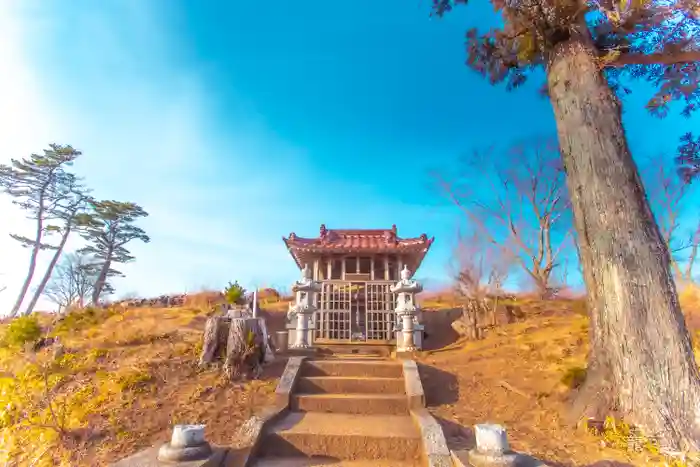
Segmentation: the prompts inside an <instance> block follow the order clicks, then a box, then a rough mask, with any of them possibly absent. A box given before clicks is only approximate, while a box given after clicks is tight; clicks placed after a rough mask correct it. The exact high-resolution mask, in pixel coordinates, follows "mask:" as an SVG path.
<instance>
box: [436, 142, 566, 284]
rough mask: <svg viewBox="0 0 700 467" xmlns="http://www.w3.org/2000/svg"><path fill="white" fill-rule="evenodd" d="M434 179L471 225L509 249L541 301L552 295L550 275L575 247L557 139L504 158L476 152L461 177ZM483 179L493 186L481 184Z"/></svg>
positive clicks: (465, 163) (514, 150)
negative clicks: (561, 257)
mask: <svg viewBox="0 0 700 467" xmlns="http://www.w3.org/2000/svg"><path fill="white" fill-rule="evenodd" d="M436 177H437V179H438V184H439V186H440V188H441V189H442V191H443V192H444V194H445V195H446V196H447V197H448V198H449V199H450V200H451V201H452V203H454V204H455V205H456V206H457V207H458V208H459V209H460V210H461V211H462V212H463V214H464V215H465V216H466V218H467V220H468V221H469V223H470V224H472V225H473V226H474V227H475V228H476V229H477V231H478V232H479V234H481V235H483V236H484V237H485V238H486V239H487V240H488V241H489V242H490V243H492V244H500V245H502V247H503V248H505V249H506V250H507V251H508V253H509V255H510V257H511V258H512V259H513V260H514V261H515V262H516V263H517V264H519V265H520V268H521V269H522V271H523V272H524V273H525V274H526V277H527V278H529V280H531V281H532V283H533V284H534V285H535V287H536V289H537V291H538V293H539V294H540V295H541V296H542V297H547V296H549V295H550V294H551V293H552V292H554V287H553V283H552V279H553V275H552V273H553V271H554V269H555V268H556V267H557V266H558V265H559V255H560V253H561V251H562V250H563V248H564V247H565V246H566V245H570V244H571V217H570V209H569V198H568V194H567V190H566V184H565V174H564V170H563V168H562V164H561V158H560V157H559V152H558V149H557V145H556V143H555V142H554V141H552V140H538V141H535V142H534V143H531V144H525V145H520V146H516V147H514V148H512V149H511V150H510V151H508V152H507V154H505V155H502V156H501V157H494V155H493V154H491V153H490V152H486V153H475V154H474V155H472V156H470V157H468V158H466V159H465V160H463V162H462V164H461V167H460V170H459V171H458V173H456V174H452V176H451V177H445V176H442V175H440V174H437V175H436ZM480 180H489V181H490V183H489V185H488V186H479V181H480Z"/></svg>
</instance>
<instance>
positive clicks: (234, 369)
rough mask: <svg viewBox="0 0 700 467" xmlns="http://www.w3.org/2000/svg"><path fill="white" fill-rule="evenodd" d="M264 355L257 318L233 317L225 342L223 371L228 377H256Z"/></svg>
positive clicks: (232, 378)
mask: <svg viewBox="0 0 700 467" xmlns="http://www.w3.org/2000/svg"><path fill="white" fill-rule="evenodd" d="M263 356H264V348H263V338H262V330H261V329H260V326H258V318H233V319H231V325H230V327H229V331H228V340H227V342H226V361H225V362H224V372H225V373H226V375H227V376H228V377H229V379H231V380H234V379H237V378H238V377H239V376H242V374H243V375H245V376H246V377H248V378H250V377H251V376H252V377H253V378H255V377H257V376H258V374H259V373H260V369H261V366H260V365H261V363H262V357H263Z"/></svg>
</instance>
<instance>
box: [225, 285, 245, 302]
mask: <svg viewBox="0 0 700 467" xmlns="http://www.w3.org/2000/svg"><path fill="white" fill-rule="evenodd" d="M243 295H245V289H244V288H243V287H242V286H241V285H240V284H239V283H238V281H236V282H234V283H231V282H229V283H228V287H226V289H225V290H224V298H225V299H226V303H228V304H229V305H235V304H238V303H240V301H241V299H242V298H243Z"/></svg>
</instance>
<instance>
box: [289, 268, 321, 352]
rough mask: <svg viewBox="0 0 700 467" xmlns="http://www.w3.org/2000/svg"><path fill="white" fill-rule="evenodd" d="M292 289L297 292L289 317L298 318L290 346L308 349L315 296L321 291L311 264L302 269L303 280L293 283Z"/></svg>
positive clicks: (314, 308)
mask: <svg viewBox="0 0 700 467" xmlns="http://www.w3.org/2000/svg"><path fill="white" fill-rule="evenodd" d="M292 291H293V292H294V293H295V294H296V303H295V304H294V306H292V307H291V308H290V309H289V312H288V313H287V318H289V319H290V321H291V320H293V319H294V318H296V329H295V333H294V334H295V337H294V342H293V343H292V345H291V346H290V347H291V348H294V349H307V348H309V347H311V343H310V342H309V330H310V329H311V326H310V325H311V318H312V317H313V315H314V312H315V311H316V306H315V305H314V303H315V297H316V294H317V293H318V292H320V291H321V284H320V283H319V282H318V281H314V280H313V276H312V271H311V269H310V268H309V265H308V264H306V265H304V269H302V270H301V280H298V281H296V282H295V283H294V285H292Z"/></svg>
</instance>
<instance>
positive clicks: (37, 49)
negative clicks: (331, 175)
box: [0, 1, 303, 311]
mask: <svg viewBox="0 0 700 467" xmlns="http://www.w3.org/2000/svg"><path fill="white" fill-rule="evenodd" d="M66 6H67V7H66ZM159 14H160V13H159ZM68 28H69V30H68ZM68 32H70V33H69V34H68ZM176 32H177V31H168V30H167V28H166V25H164V24H162V22H160V21H159V16H157V15H155V14H153V11H152V10H150V9H149V7H148V2H141V1H126V2H123V1H119V2H99V4H98V3H94V2H76V3H70V4H67V3H63V4H61V5H60V8H59V5H55V6H54V4H50V5H49V4H47V3H45V2H41V3H39V2H31V1H30V2H27V3H25V2H22V3H21V4H20V3H14V4H11V5H10V6H9V8H7V14H5V15H2V16H0V59H2V62H3V66H4V73H3V74H2V77H0V79H2V86H0V99H1V100H2V102H3V106H2V110H1V112H2V113H3V115H2V121H3V122H6V123H7V124H5V123H4V124H3V126H1V127H0V138H1V139H2V140H3V147H4V149H5V152H4V153H3V156H2V159H3V160H2V162H7V161H9V158H10V157H15V158H19V157H25V156H27V155H29V154H30V153H31V152H39V151H41V149H43V148H44V147H45V146H46V145H47V144H48V143H49V142H58V143H63V144H72V145H74V146H75V147H76V148H78V149H80V150H81V151H83V153H84V155H83V156H82V157H81V159H80V160H79V161H78V162H77V163H76V166H75V167H76V170H77V171H78V172H79V173H80V174H81V175H84V176H85V177H86V178H87V183H88V185H90V186H91V187H93V188H94V190H95V195H96V196H98V197H101V198H113V199H120V200H128V201H135V202H137V203H139V204H141V205H142V206H143V207H144V208H145V209H146V210H147V211H149V212H150V213H151V216H150V217H149V218H147V219H146V220H145V221H144V222H143V226H144V228H145V229H146V231H147V232H148V233H149V235H151V237H152V238H153V241H152V243H150V244H148V245H140V244H135V245H134V247H133V252H134V254H135V256H136V257H137V260H136V262H135V263H133V264H129V265H126V266H124V267H122V268H120V269H121V270H122V271H123V272H125V273H126V274H127V276H126V278H124V279H121V280H118V281H117V283H116V285H117V288H118V290H119V292H120V293H124V292H127V291H128V292H136V293H138V294H141V295H155V294H160V293H167V292H172V291H177V290H183V289H187V288H190V289H191V288H192V287H193V286H195V287H196V286H201V285H205V284H206V285H213V284H215V283H216V284H219V286H223V285H225V283H226V281H227V280H228V279H230V278H241V279H242V280H246V279H249V278H253V279H251V280H256V281H260V280H261V279H262V278H263V277H264V276H265V273H266V272H268V271H270V269H271V265H274V263H275V262H276V261H279V259H280V257H281V258H284V255H286V252H285V251H284V247H283V245H282V244H281V241H280V238H279V237H280V235H281V233H282V230H277V231H276V232H275V234H274V235H272V234H268V235H260V232H263V231H268V230H269V231H272V232H274V231H275V228H276V227H278V224H279V223H280V222H279V221H278V220H277V219H282V220H284V219H285V218H288V214H285V212H288V211H287V210H288V208H289V207H288V206H280V205H279V201H278V202H277V203H275V204H272V203H268V201H272V200H274V199H278V200H279V199H284V197H285V195H286V196H288V194H289V193H293V192H294V187H293V186H291V185H292V182H293V180H294V179H295V177H296V174H294V173H290V171H289V167H285V168H284V171H285V172H284V173H274V171H272V170H271V169H270V168H269V167H268V169H267V170H265V171H262V170H260V167H262V166H263V165H262V159H263V158H264V157H265V155H266V153H269V152H270V151H272V152H274V153H275V154H282V155H289V156H292V155H294V156H298V157H303V154H300V153H299V151H298V150H296V149H295V148H292V147H289V146H288V145H286V144H285V143H284V142H280V141H277V140H276V139H275V138H274V137H272V136H271V135H269V134H266V133H265V130H264V128H263V127H262V126H261V125H260V124H257V123H254V124H252V125H251V123H250V122H246V123H244V124H242V125H241V128H243V130H244V132H241V133H237V132H236V131H230V132H225V133H224V132H221V131H220V130H219V131H218V132H217V131H213V130H210V129H209V128H211V127H214V126H215V125H211V123H212V121H213V120H214V119H215V116H214V115H213V114H212V106H211V101H212V99H211V98H210V96H209V95H208V94H207V91H206V89H207V87H206V83H204V82H203V81H202V79H201V78H199V77H198V76H197V75H196V74H193V73H192V72H191V71H190V69H189V68H186V67H184V66H182V65H180V64H179V63H178V62H177V60H175V59H174V58H173V57H176V56H177V54H176V51H177V48H178V44H177V42H176V41H174V40H172V38H173V37H176V36H177V35H176V34H175V33H176ZM250 117H251V118H250V120H251V121H253V122H256V121H257V120H256V119H257V116H255V115H251V116H250ZM251 127H252V128H251ZM251 129H253V130H254V131H251ZM271 172H272V173H271ZM3 198H5V199H0V217H1V218H2V219H3V222H2V224H0V255H1V257H0V261H1V262H2V264H0V273H2V272H4V273H6V274H5V276H3V279H6V281H5V282H6V283H7V285H8V290H7V291H5V292H4V293H2V294H0V311H4V310H6V309H8V308H9V306H10V305H11V303H12V301H13V300H14V299H15V293H16V292H17V290H18V288H19V285H20V284H21V282H22V280H23V278H24V274H25V270H26V262H27V258H28V251H27V250H24V249H22V248H20V247H19V246H18V244H16V242H14V241H12V240H10V239H9V238H8V237H7V233H8V232H31V228H32V224H31V222H30V221H27V220H26V219H24V218H23V213H21V212H19V211H17V209H16V208H14V207H13V206H11V205H10V203H9V202H8V200H7V199H6V197H3ZM291 208H292V211H294V210H295V209H294V208H293V206H292V207H291ZM263 211H264V212H265V213H266V215H265V216H260V215H258V214H259V213H261V212H263ZM276 211H279V213H278V215H277V216H276V215H275V213H276ZM268 224H270V225H269V229H268ZM79 244H80V240H79V239H74V240H73V242H72V246H73V247H75V246H78V245H79ZM46 256H47V255H44V257H42V258H41V260H40V264H39V266H38V274H41V272H43V270H44V267H45V266H46V262H47V261H48V258H47V257H46ZM283 261H284V260H283ZM287 263H289V264H284V265H283V267H282V268H281V269H280V270H279V272H277V271H273V273H272V274H271V276H272V277H270V280H271V281H280V280H283V278H284V277H289V276H290V275H291V274H293V273H294V268H295V267H294V265H293V263H292V262H291V261H287ZM118 295H119V293H118ZM46 306H47V304H46V303H42V304H41V305H40V307H46Z"/></svg>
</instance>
